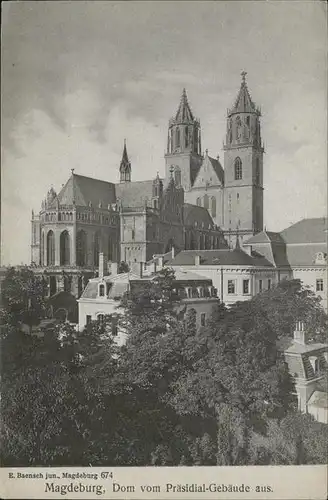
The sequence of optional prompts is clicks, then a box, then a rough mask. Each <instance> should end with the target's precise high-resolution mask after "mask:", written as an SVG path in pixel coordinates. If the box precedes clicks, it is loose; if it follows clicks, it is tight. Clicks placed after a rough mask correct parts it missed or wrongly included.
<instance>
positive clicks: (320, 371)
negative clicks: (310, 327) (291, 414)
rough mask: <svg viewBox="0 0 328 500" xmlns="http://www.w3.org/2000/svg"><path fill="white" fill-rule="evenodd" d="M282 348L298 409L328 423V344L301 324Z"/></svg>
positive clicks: (281, 344) (284, 340) (283, 341)
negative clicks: (313, 336) (293, 385)
mask: <svg viewBox="0 0 328 500" xmlns="http://www.w3.org/2000/svg"><path fill="white" fill-rule="evenodd" d="M280 348H281V349H282V350H283V351H284V355H285V360H286V363H287V364H288V368H289V371H290V374H291V375H292V377H293V378H294V381H295V389H296V394H297V399H298V409H299V410H300V411H302V412H304V413H310V414H311V415H313V416H314V418H315V419H316V420H318V421H319V422H323V423H325V424H328V388H327V383H326V381H325V376H326V374H327V369H328V344H321V343H317V342H314V341H313V339H311V334H310V332H309V331H307V330H306V329H305V326H304V324H303V323H301V322H299V323H298V324H297V325H296V328H295V331H294V337H293V339H283V340H282V341H281V342H280Z"/></svg>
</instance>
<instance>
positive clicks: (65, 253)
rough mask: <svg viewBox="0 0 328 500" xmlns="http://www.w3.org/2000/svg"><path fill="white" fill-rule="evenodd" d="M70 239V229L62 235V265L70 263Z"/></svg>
mask: <svg viewBox="0 0 328 500" xmlns="http://www.w3.org/2000/svg"><path fill="white" fill-rule="evenodd" d="M69 243H70V241H69V234H68V231H63V232H62V233H61V235H60V265H61V266H67V265H69V263H70V244H69Z"/></svg>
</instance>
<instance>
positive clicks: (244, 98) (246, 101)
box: [228, 71, 257, 115]
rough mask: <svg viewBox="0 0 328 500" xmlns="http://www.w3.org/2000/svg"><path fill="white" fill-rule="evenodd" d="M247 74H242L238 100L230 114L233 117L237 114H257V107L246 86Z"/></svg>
mask: <svg viewBox="0 0 328 500" xmlns="http://www.w3.org/2000/svg"><path fill="white" fill-rule="evenodd" d="M245 77H246V72H245V71H243V72H242V81H241V86H240V90H239V92H238V95H237V98H236V100H235V103H234V105H233V107H232V108H231V109H230V110H229V112H228V114H229V115H232V114H235V113H256V112H257V110H256V105H255V103H254V102H253V101H252V98H251V96H250V93H249V91H248V88H247V84H246V78H245Z"/></svg>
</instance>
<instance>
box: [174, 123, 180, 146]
mask: <svg viewBox="0 0 328 500" xmlns="http://www.w3.org/2000/svg"><path fill="white" fill-rule="evenodd" d="M175 147H176V148H179V147H180V129H179V128H177V129H176V131H175Z"/></svg>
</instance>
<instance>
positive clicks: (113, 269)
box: [110, 262, 117, 276]
mask: <svg viewBox="0 0 328 500" xmlns="http://www.w3.org/2000/svg"><path fill="white" fill-rule="evenodd" d="M110 272H111V275H112V276H116V275H117V262H112V263H111V265H110Z"/></svg>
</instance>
